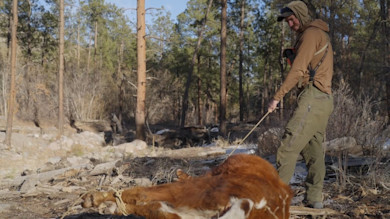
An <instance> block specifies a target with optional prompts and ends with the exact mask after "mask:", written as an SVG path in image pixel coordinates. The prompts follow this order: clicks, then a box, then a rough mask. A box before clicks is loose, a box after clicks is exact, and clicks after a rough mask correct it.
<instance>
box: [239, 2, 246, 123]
mask: <svg viewBox="0 0 390 219" xmlns="http://www.w3.org/2000/svg"><path fill="white" fill-rule="evenodd" d="M244 18H245V0H243V1H241V18H240V55H239V56H240V57H239V59H240V60H239V62H240V63H239V70H238V78H239V102H240V121H241V122H242V121H243V120H244V112H245V109H244V108H245V102H244V91H243V87H242V86H243V62H244V54H243V53H244Z"/></svg>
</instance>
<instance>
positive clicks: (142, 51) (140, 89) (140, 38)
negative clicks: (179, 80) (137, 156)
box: [135, 0, 146, 140]
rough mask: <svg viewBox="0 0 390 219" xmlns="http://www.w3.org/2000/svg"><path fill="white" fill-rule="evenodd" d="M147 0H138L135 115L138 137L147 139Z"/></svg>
mask: <svg viewBox="0 0 390 219" xmlns="http://www.w3.org/2000/svg"><path fill="white" fill-rule="evenodd" d="M145 40H146V39H145V0H137V76H138V80H137V109H136V115H135V124H136V138H137V139H140V140H145V139H146V133H145V98H146V42H145Z"/></svg>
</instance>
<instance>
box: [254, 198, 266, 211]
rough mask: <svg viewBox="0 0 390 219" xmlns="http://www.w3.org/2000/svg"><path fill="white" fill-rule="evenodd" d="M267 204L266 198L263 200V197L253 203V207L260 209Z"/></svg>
mask: <svg viewBox="0 0 390 219" xmlns="http://www.w3.org/2000/svg"><path fill="white" fill-rule="evenodd" d="M266 205H267V200H265V198H263V199H261V201H260V202H259V203H256V204H255V208H256V209H262V208H264V207H265V206H266Z"/></svg>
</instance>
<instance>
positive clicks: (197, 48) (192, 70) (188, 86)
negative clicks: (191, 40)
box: [180, 0, 213, 127]
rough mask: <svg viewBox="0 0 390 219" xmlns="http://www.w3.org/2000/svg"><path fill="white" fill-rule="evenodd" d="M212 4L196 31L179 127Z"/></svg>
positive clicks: (182, 124)
mask: <svg viewBox="0 0 390 219" xmlns="http://www.w3.org/2000/svg"><path fill="white" fill-rule="evenodd" d="M212 4H213V0H209V5H208V6H207V10H206V14H205V16H204V21H203V24H202V27H201V28H200V30H199V31H198V42H197V43H196V47H195V51H194V54H193V55H192V62H191V68H190V70H189V71H188V75H187V82H186V87H185V91H184V96H183V104H182V112H181V120H180V127H184V126H185V123H186V112H187V109H188V93H189V90H190V86H191V80H192V74H193V72H194V66H195V64H196V57H197V56H198V52H199V48H200V43H201V42H202V34H203V31H204V27H205V26H206V22H207V17H208V14H209V12H210V8H211V6H212Z"/></svg>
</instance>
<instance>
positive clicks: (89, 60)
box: [87, 33, 92, 74]
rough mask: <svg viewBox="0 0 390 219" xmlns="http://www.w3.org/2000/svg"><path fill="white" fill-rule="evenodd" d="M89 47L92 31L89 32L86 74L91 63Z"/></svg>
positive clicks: (90, 46)
mask: <svg viewBox="0 0 390 219" xmlns="http://www.w3.org/2000/svg"><path fill="white" fill-rule="evenodd" d="M91 49H92V33H89V43H88V58H87V74H88V73H89V69H90V65H91Z"/></svg>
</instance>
